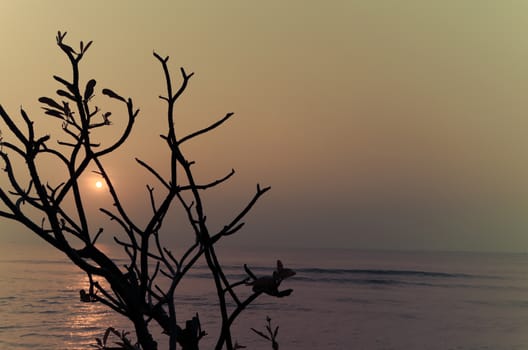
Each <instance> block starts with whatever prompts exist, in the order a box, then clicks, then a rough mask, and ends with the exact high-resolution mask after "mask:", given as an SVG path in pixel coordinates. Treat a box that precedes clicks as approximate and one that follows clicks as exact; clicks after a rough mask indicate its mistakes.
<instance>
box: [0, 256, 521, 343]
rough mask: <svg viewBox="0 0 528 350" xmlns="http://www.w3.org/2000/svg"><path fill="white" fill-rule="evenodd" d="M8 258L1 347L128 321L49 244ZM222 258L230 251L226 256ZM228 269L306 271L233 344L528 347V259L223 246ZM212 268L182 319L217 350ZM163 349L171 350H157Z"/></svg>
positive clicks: (263, 301)
mask: <svg viewBox="0 0 528 350" xmlns="http://www.w3.org/2000/svg"><path fill="white" fill-rule="evenodd" d="M3 250H4V251H3V254H2V255H1V256H0V349H2V350H10V349H17V350H28V349H44V350H45V349H54V350H56V349H89V348H90V346H89V345H90V344H93V343H94V338H95V337H101V335H102V334H103V332H104V330H105V329H106V327H108V326H113V327H115V328H117V329H129V330H131V329H132V328H131V326H130V325H129V324H128V323H127V321H126V320H125V319H123V318H121V317H119V316H116V315H115V314H113V313H112V312H109V311H108V310H107V309H106V308H105V307H103V306H101V305H98V304H97V303H81V302H79V300H78V291H79V290H80V289H81V288H86V283H87V281H86V278H85V276H83V274H82V273H80V272H78V271H77V270H76V269H75V268H74V267H72V266H70V265H69V264H68V263H67V262H66V260H64V259H63V258H62V257H61V256H60V255H57V254H55V253H53V252H50V251H49V250H46V251H40V252H38V253H34V254H26V255H25V256H19V255H17V254H15V253H13V252H14V251H16V250H12V249H6V247H4V248H3ZM221 254H222V252H221ZM225 255H226V256H227V261H226V267H227V272H228V274H229V275H231V276H234V277H236V276H242V274H243V273H244V272H243V269H242V264H243V263H248V264H249V265H250V266H251V267H252V268H253V269H254V271H255V272H257V273H258V274H262V275H264V274H268V273H271V271H272V269H273V267H274V263H275V260H276V259H277V258H280V259H282V260H283V262H284V263H285V265H286V266H287V267H292V268H294V269H295V270H296V271H297V275H296V276H295V277H293V278H291V279H289V280H286V281H284V282H283V288H293V289H294V292H293V294H292V295H291V296H290V297H287V298H282V299H277V298H272V297H268V296H263V297H262V298H260V299H259V300H258V301H257V302H256V303H255V304H254V305H253V306H251V307H250V308H249V309H248V310H247V311H246V312H245V313H243V314H242V316H241V317H240V318H239V320H238V322H237V324H236V327H235V330H234V337H235V339H236V340H237V341H238V342H239V343H240V344H243V345H246V346H247V347H248V349H270V346H269V344H268V343H266V342H265V341H264V340H263V339H260V338H258V337H257V336H256V335H255V334H254V333H252V332H251V331H250V328H251V327H254V328H259V329H264V325H265V319H266V316H270V317H271V318H272V323H273V324H278V325H279V326H280V329H279V336H278V339H279V343H280V344H281V349H294V350H300V349H326V350H337V349H368V350H376V349H379V350H382V349H383V350H388V349H395V350H404V349H405V350H418V349H420V350H422V349H432V350H435V349H443V350H445V349H458V350H462V349H464V350H465V349H496V350H500V349H508V350H510V349H528V255H523V254H517V255H516V254H476V253H409V252H405V253H402V252H355V251H346V250H315V249H314V250H304V251H301V250H295V251H294V250H291V251H285V252H272V251H261V252H258V253H257V252H249V251H247V250H240V251H236V252H233V251H230V252H225ZM208 276H209V275H208V272H207V270H206V269H205V268H204V267H203V266H198V267H197V268H196V269H195V270H193V271H192V273H191V275H190V276H189V279H188V280H187V281H186V282H185V283H184V284H183V285H182V286H181V291H180V294H179V298H178V307H179V310H180V311H179V317H180V319H185V318H190V317H191V316H192V315H193V314H194V313H195V312H199V314H200V318H201V320H202V323H203V327H204V328H205V330H206V331H208V333H210V335H209V336H207V337H205V338H204V339H203V341H202V343H201V344H202V349H210V348H212V342H213V341H214V339H215V336H214V335H215V329H216V327H215V326H216V325H217V322H218V317H217V315H216V312H215V310H216V309H215V306H214V305H213V302H212V301H213V300H214V291H213V289H212V288H211V287H212V286H211V285H210V281H209V279H208ZM160 348H162V349H163V347H160Z"/></svg>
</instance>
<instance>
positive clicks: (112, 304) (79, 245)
mask: <svg viewBox="0 0 528 350" xmlns="http://www.w3.org/2000/svg"><path fill="white" fill-rule="evenodd" d="M65 36H66V33H61V32H59V33H58V35H57V38H56V39H57V45H58V46H59V48H60V49H61V50H62V51H63V53H64V54H65V55H66V57H67V58H68V60H69V63H70V64H71V67H72V77H71V78H70V79H66V78H63V77H59V76H54V77H53V78H54V79H55V80H56V81H57V82H58V83H59V84H60V85H61V87H62V88H61V89H58V90H57V91H56V95H57V96H56V97H55V98H51V97H41V98H39V101H40V103H42V109H43V111H44V115H46V116H50V117H53V118H55V119H58V120H59V121H58V122H60V123H61V128H62V132H63V133H62V135H63V137H64V139H59V140H57V144H53V143H52V142H50V136H49V135H44V136H38V130H35V129H34V123H33V121H32V119H31V118H30V117H29V116H28V115H27V113H26V112H25V111H24V109H21V110H20V113H21V117H22V120H23V123H19V122H17V121H15V119H14V118H12V117H11V116H10V115H9V114H8V113H7V111H6V110H4V108H3V107H2V106H0V116H1V118H2V120H3V121H4V123H5V124H6V126H7V129H8V130H9V131H10V134H11V136H12V137H13V140H14V141H12V142H11V141H9V142H8V141H6V140H5V139H1V138H0V147H1V148H0V157H1V159H2V160H3V162H4V164H5V165H4V170H5V172H6V174H7V179H8V186H2V188H0V200H1V202H2V203H3V205H4V206H3V208H0V209H1V210H0V216H1V217H3V218H5V219H9V220H13V221H17V222H19V223H20V224H22V225H24V226H25V227H26V228H28V229H29V230H31V231H32V232H34V233H35V234H36V235H38V236H39V237H40V238H42V239H44V240H45V241H46V242H47V243H49V244H50V245H52V246H53V247H54V248H56V249H57V250H59V251H61V252H63V253H64V254H65V255H66V256H67V257H68V258H69V259H70V261H71V262H72V263H73V264H75V265H76V266H78V267H79V268H80V269H82V270H83V271H84V272H85V273H86V274H87V275H88V277H89V286H88V291H86V290H82V291H80V301H81V302H98V303H102V304H104V305H106V306H107V307H109V308H111V309H112V310H114V311H115V312H117V313H119V314H121V315H123V316H125V317H127V318H128V319H129V320H130V321H131V322H132V324H133V326H134V331H135V334H136V338H137V344H132V343H131V341H130V340H128V336H127V333H126V332H124V331H123V332H117V331H116V330H115V329H114V328H111V327H110V328H108V330H107V331H106V334H105V335H104V337H103V339H98V340H97V344H96V345H94V346H95V347H97V348H99V349H115V348H116V347H111V346H110V345H108V344H107V342H109V340H108V338H109V336H112V335H113V336H114V337H117V338H118V341H117V342H115V344H116V345H117V346H118V347H117V348H121V349H132V348H135V349H143V350H154V349H157V348H158V344H157V341H156V340H155V339H154V338H153V336H152V332H151V327H152V325H153V324H157V325H159V327H161V329H162V330H163V333H164V334H165V335H166V336H167V337H168V338H169V340H168V343H169V348H170V349H171V350H172V349H176V348H177V346H178V345H179V346H180V347H181V348H182V349H184V350H191V349H198V347H199V341H200V339H202V337H204V336H205V335H206V332H205V331H204V330H202V328H201V324H200V319H199V317H198V314H196V316H195V317H193V318H192V319H190V320H187V321H185V320H179V319H178V318H177V312H176V309H177V306H178V300H177V293H176V292H177V287H178V285H179V283H180V282H181V281H182V279H183V277H184V276H185V275H186V273H187V272H188V271H189V270H190V269H191V268H192V267H193V265H194V264H195V263H196V262H197V261H198V259H200V258H202V257H203V258H204V259H205V261H206V263H207V266H208V268H209V270H210V272H211V278H212V279H213V281H214V286H215V289H216V297H217V301H218V305H219V306H218V312H219V313H220V315H221V324H220V330H219V331H218V332H217V334H219V336H218V340H217V342H216V346H215V348H216V349H222V348H224V347H225V348H227V349H234V345H233V341H232V336H231V326H232V324H233V322H234V321H235V319H236V318H237V317H238V315H239V314H240V313H241V312H242V311H243V310H244V309H245V308H246V307H247V306H248V305H249V304H250V303H251V302H252V301H254V300H255V299H256V298H257V297H258V296H260V295H261V294H262V293H266V294H268V295H271V296H275V297H284V296H287V295H289V294H290V293H291V289H288V290H284V291H279V290H278V287H279V284H280V283H281V281H282V280H283V279H285V278H287V277H290V276H292V275H293V274H294V272H293V271H292V270H290V269H285V268H284V267H283V266H282V263H281V262H280V261H279V262H278V263H277V270H276V271H275V272H274V273H273V275H272V276H266V277H256V276H255V275H254V274H253V273H252V272H251V270H250V269H249V268H248V267H247V266H245V265H244V269H245V271H246V272H247V277H246V278H244V279H242V280H240V281H230V280H229V279H228V278H227V276H226V275H225V273H224V270H223V267H222V264H221V263H220V259H219V256H218V255H217V252H216V250H215V244H216V243H217V242H218V241H220V240H221V239H222V238H224V237H226V236H230V235H232V234H234V233H236V232H237V231H239V230H240V229H241V228H242V227H243V225H244V222H243V220H244V217H245V215H246V214H247V213H248V212H249V211H250V210H251V209H252V208H253V206H254V205H255V203H256V202H257V201H258V199H259V198H260V197H261V196H262V195H263V194H264V193H266V192H267V191H268V190H269V189H270V188H269V187H261V186H259V185H257V186H256V191H255V193H254V194H253V195H252V197H251V198H250V200H249V201H248V203H247V204H246V205H245V206H244V207H243V208H242V209H241V210H240V211H239V212H238V213H237V214H236V215H234V218H233V219H232V220H230V221H228V222H227V223H226V224H225V225H224V226H223V228H222V229H220V230H219V231H210V228H209V226H208V225H207V222H206V214H205V212H204V205H203V198H202V191H204V190H206V189H209V188H212V187H215V186H218V185H220V184H222V183H224V182H225V181H227V180H228V179H230V178H231V177H232V176H233V175H234V173H235V172H234V170H231V171H230V172H229V173H227V174H226V175H225V176H223V177H221V178H219V179H216V180H212V181H209V182H205V183H203V182H201V181H199V180H198V179H196V177H195V174H194V173H193V167H192V166H193V164H194V162H192V161H190V160H189V159H188V158H187V156H186V155H185V154H184V152H183V150H182V147H181V146H182V144H184V143H185V142H188V141H191V140H194V139H195V138H197V137H198V136H201V135H202V134H205V133H207V132H209V131H211V130H213V129H215V128H217V127H219V126H221V125H222V124H224V123H225V122H226V121H227V120H229V119H230V118H231V117H232V116H233V113H227V114H226V115H225V116H224V117H223V118H221V119H220V120H218V121H217V122H215V123H213V124H212V125H210V126H207V127H205V128H203V129H201V130H198V131H195V132H193V133H190V134H188V135H185V136H177V133H176V127H175V123H174V116H173V114H174V109H175V103H176V102H177V100H178V99H179V98H180V97H181V96H182V94H183V92H184V91H185V89H186V87H187V85H188V83H189V80H190V79H191V77H192V76H193V73H190V74H188V73H187V72H186V71H185V70H184V69H183V68H181V69H180V74H181V83H180V85H179V87H178V88H176V89H175V88H174V87H173V84H172V80H171V75H170V71H169V67H168V65H167V62H168V59H169V58H168V57H162V56H160V55H158V54H157V53H154V57H155V58H156V59H157V60H158V61H159V63H160V64H161V67H162V70H163V74H164V78H165V82H166V95H165V96H160V98H161V99H162V100H163V101H165V102H166V106H167V109H166V116H165V118H166V121H167V130H166V133H165V134H163V135H161V138H162V139H163V140H164V142H165V144H166V147H167V149H168V153H169V157H168V159H167V163H168V165H169V166H168V168H169V169H168V173H169V176H168V177H166V176H163V175H162V174H161V173H160V172H158V171H157V170H156V169H154V167H153V166H151V165H150V164H149V162H148V161H144V160H141V159H136V161H137V163H138V164H139V166H140V167H142V168H144V169H145V170H146V171H147V172H148V173H150V174H151V175H153V176H154V177H155V179H156V180H157V181H159V183H160V185H161V187H162V188H163V193H162V195H158V196H155V195H154V188H153V187H151V186H147V190H148V195H149V201H150V204H149V205H150V206H151V210H152V212H151V213H150V214H145V215H148V220H147V221H146V224H144V225H141V224H139V223H138V222H139V220H136V219H135V218H133V217H132V216H131V215H130V214H129V213H128V212H127V210H125V208H124V206H123V205H122V201H121V197H120V195H119V193H118V191H117V189H116V187H115V186H114V182H113V181H112V178H111V177H110V176H109V174H108V172H107V170H106V168H105V166H104V164H103V159H104V158H105V157H106V156H107V155H109V154H111V153H112V152H114V151H115V150H116V149H118V148H119V147H120V146H122V145H123V143H124V142H125V141H126V140H127V138H128V137H129V135H130V133H131V132H132V130H133V128H134V125H135V121H136V118H137V117H138V115H139V109H137V108H136V107H135V105H134V103H133V100H132V99H131V98H125V97H123V96H122V95H120V94H119V93H117V92H115V91H113V90H110V89H108V88H104V89H102V90H101V93H102V94H103V95H105V96H106V97H108V98H110V99H111V100H113V101H114V102H115V103H118V104H121V105H122V107H123V112H122V113H123V114H125V115H126V120H127V121H126V123H125V125H124V127H123V129H122V130H120V131H119V134H118V137H117V138H116V139H115V141H114V142H113V143H111V144H110V145H107V146H102V145H101V144H97V143H94V142H93V140H92V131H93V130H94V129H98V128H103V127H107V126H109V125H111V124H112V123H111V120H110V117H111V113H110V112H103V111H101V110H99V108H98V107H97V106H94V105H93V103H92V101H93V99H94V96H96V94H97V91H98V90H97V82H96V80H95V79H89V80H88V82H87V83H86V84H85V85H83V86H84V87H83V86H82V85H81V78H80V72H79V65H80V62H81V60H82V59H83V58H84V55H85V54H86V52H87V50H88V48H89V47H90V46H91V44H92V42H91V41H90V42H88V43H87V44H84V43H83V42H82V41H81V43H80V45H79V49H78V50H75V49H73V48H72V47H71V46H69V45H67V44H66V43H65V41H64V38H65ZM55 119H53V120H55ZM19 124H21V125H19ZM41 158H46V159H47V161H49V160H50V159H52V160H54V161H56V162H57V166H56V169H57V170H59V169H63V170H64V171H63V173H62V176H61V178H62V180H60V181H58V182H57V181H54V180H51V179H48V178H46V177H45V176H44V175H43V169H41V167H40V166H41V165H42V164H41V163H40V159H41ZM15 159H16V160H15ZM19 160H22V161H19ZM94 167H95V169H96V170H95V172H96V173H97V174H99V175H100V176H101V179H102V181H104V183H105V184H106V188H107V189H108V192H109V194H110V196H111V198H112V203H110V204H111V208H110V209H108V208H101V209H100V211H101V212H102V213H104V215H106V216H107V217H108V218H109V219H110V220H112V221H114V222H116V223H117V224H118V226H119V227H120V229H121V231H122V235H121V236H120V237H121V238H119V237H114V242H115V244H117V245H118V246H120V247H121V248H122V249H123V250H124V252H125V253H126V255H127V257H128V261H127V263H126V264H124V265H123V266H119V265H118V263H117V260H116V259H115V257H112V256H110V255H109V254H110V253H108V252H106V251H103V250H102V249H101V246H100V244H99V243H98V239H99V238H100V237H101V235H102V234H103V232H104V230H103V228H100V229H98V230H97V231H95V232H94V230H93V229H91V226H90V225H89V222H88V215H87V211H86V208H85V203H86V200H85V198H83V196H82V191H81V184H80V178H81V176H82V175H83V174H85V173H87V172H89V169H93V168H94ZM26 174H27V175H26ZM156 194H158V192H157V193H156ZM189 198H190V199H189ZM67 199H68V200H70V201H71V202H73V206H72V205H68V204H67V202H68V200H67ZM173 202H177V203H179V204H180V205H181V207H182V208H183V210H184V212H185V213H186V216H187V218H188V223H189V224H190V225H191V227H192V230H193V231H194V235H195V239H194V240H193V241H194V243H193V244H191V245H190V246H189V247H186V249H185V250H184V253H183V254H182V255H181V256H180V257H177V256H175V254H174V253H173V250H171V248H170V247H167V246H164V245H163V243H162V240H161V237H160V236H161V234H160V232H161V229H162V227H163V225H164V222H165V218H166V217H167V213H168V212H169V209H170V208H171V204H172V203H173ZM143 220H144V218H142V221H143ZM123 237H124V238H123ZM241 270H242V267H241ZM160 280H163V281H164V283H160ZM162 286H163V287H162ZM239 286H240V287H242V288H243V291H244V292H245V294H246V295H249V296H247V297H245V298H242V297H241V296H240V293H239V292H238V289H236V288H237V287H239ZM248 286H252V290H251V291H249V288H248ZM248 292H249V293H248ZM242 294H244V293H242ZM230 305H231V306H230ZM275 336H276V331H275V332H274V335H273V339H274V338H275Z"/></svg>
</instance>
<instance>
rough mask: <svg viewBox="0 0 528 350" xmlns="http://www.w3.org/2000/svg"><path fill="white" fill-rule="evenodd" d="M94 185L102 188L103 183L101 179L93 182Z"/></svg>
mask: <svg viewBox="0 0 528 350" xmlns="http://www.w3.org/2000/svg"><path fill="white" fill-rule="evenodd" d="M95 187H97V188H102V187H103V183H102V182H101V181H96V182H95Z"/></svg>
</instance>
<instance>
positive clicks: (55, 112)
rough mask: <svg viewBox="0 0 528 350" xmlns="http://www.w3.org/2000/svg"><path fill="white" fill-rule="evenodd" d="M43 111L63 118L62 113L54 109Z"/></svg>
mask: <svg viewBox="0 0 528 350" xmlns="http://www.w3.org/2000/svg"><path fill="white" fill-rule="evenodd" d="M44 113H46V114H47V115H51V116H52V117H55V118H59V119H64V115H63V114H62V113H61V112H59V111H57V110H55V109H46V112H44Z"/></svg>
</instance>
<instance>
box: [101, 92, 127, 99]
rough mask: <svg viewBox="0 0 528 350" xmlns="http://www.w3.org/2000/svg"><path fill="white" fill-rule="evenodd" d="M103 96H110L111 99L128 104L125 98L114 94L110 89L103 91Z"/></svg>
mask: <svg viewBox="0 0 528 350" xmlns="http://www.w3.org/2000/svg"><path fill="white" fill-rule="evenodd" d="M103 95H106V96H108V97H110V98H115V99H118V100H121V101H123V102H126V100H125V99H124V98H123V97H121V96H119V95H118V94H116V93H115V92H113V91H112V90H110V89H103Z"/></svg>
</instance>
